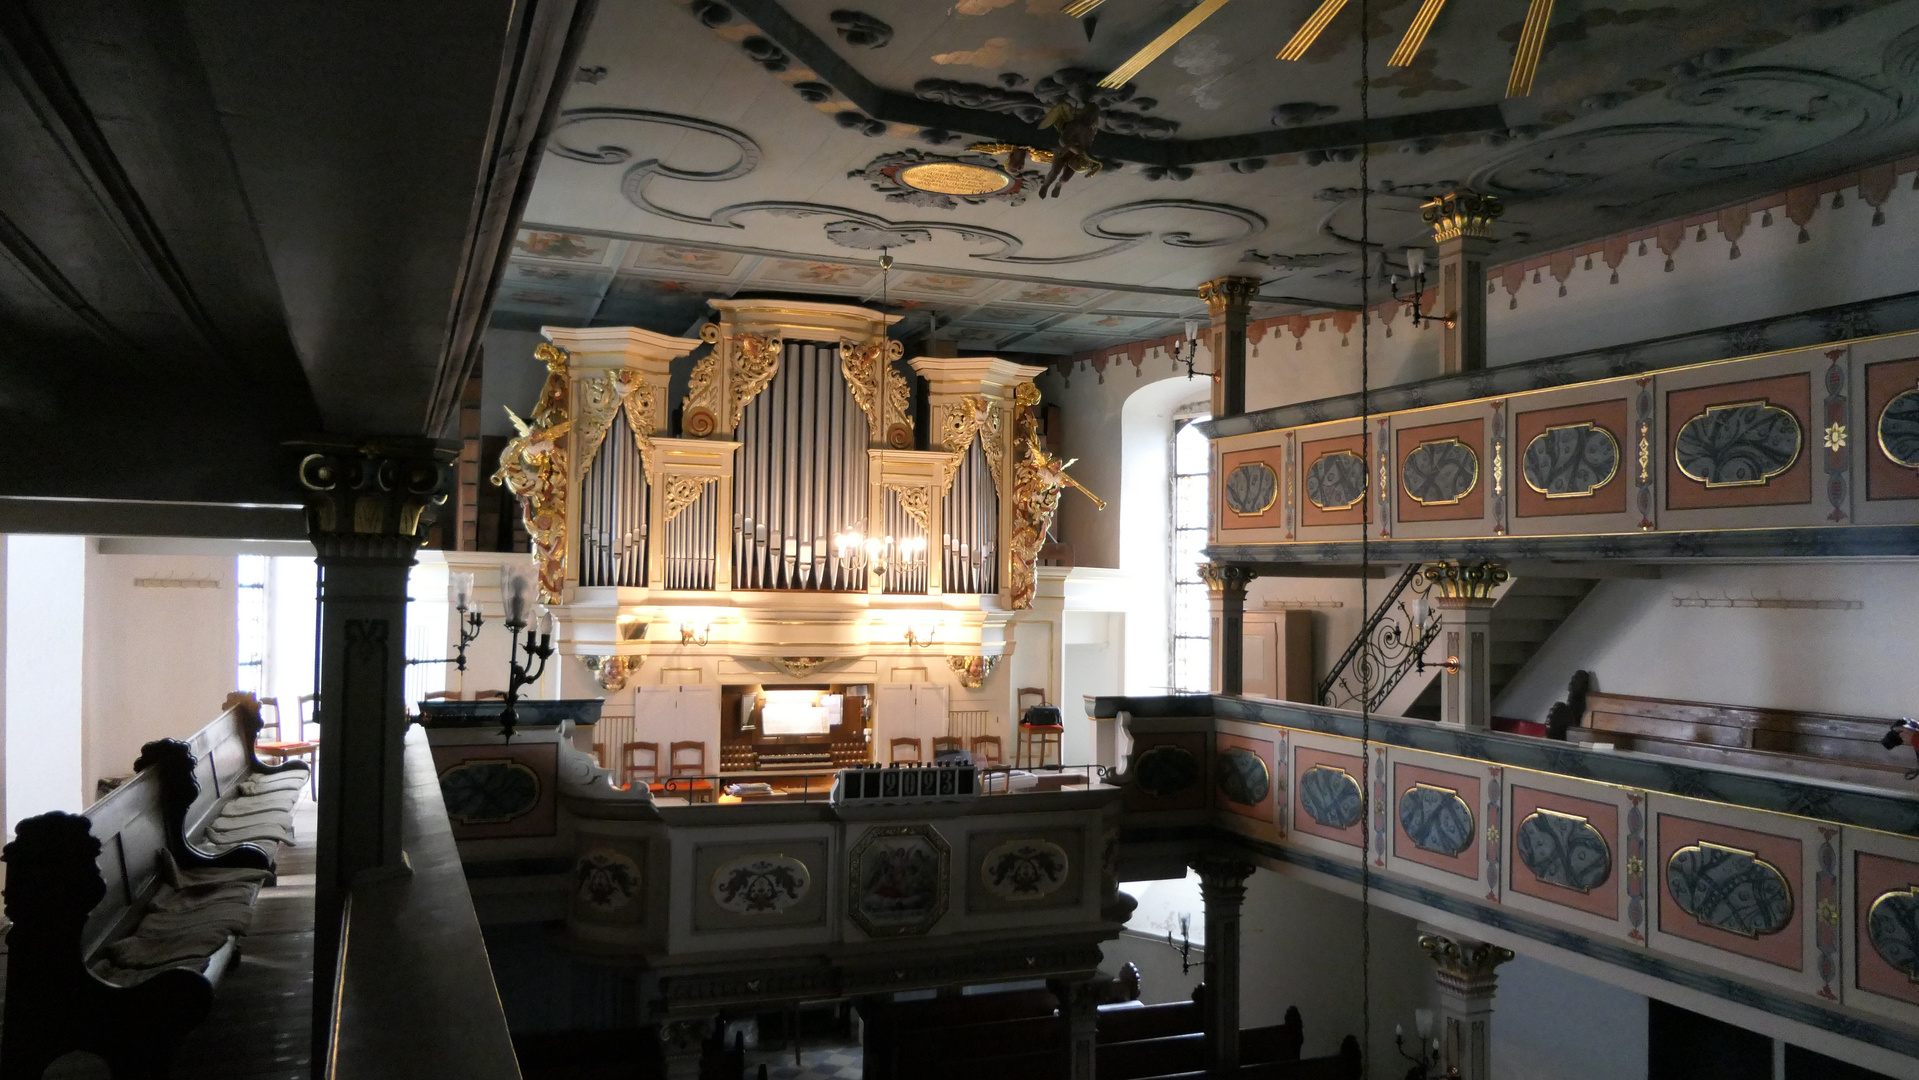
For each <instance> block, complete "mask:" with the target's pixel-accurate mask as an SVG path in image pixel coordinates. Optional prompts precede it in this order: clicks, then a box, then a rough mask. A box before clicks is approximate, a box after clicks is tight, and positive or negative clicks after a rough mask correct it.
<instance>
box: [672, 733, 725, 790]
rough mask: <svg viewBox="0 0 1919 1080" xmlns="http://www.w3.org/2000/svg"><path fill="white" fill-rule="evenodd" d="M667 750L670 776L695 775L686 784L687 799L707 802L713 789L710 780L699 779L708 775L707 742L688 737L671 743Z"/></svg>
mask: <svg viewBox="0 0 1919 1080" xmlns="http://www.w3.org/2000/svg"><path fill="white" fill-rule="evenodd" d="M666 752H667V769H668V773H669V775H670V776H690V777H694V779H693V780H692V781H691V782H690V783H688V784H686V785H684V786H685V789H686V798H687V801H688V802H705V801H706V799H707V797H708V796H710V795H711V794H712V791H713V785H712V783H711V782H710V781H707V780H701V779H698V778H699V777H702V776H705V775H706V744H705V743H703V742H700V741H699V740H698V739H688V740H686V741H684V742H676V743H671V744H669V745H668V746H667V751H666ZM676 786H677V785H676Z"/></svg>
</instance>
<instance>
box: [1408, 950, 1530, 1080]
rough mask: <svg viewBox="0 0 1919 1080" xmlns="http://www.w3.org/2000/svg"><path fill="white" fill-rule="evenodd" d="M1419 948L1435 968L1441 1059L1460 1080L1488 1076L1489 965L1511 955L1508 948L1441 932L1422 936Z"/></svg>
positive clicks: (1494, 984) (1494, 981) (1494, 985)
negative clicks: (1431, 959)
mask: <svg viewBox="0 0 1919 1080" xmlns="http://www.w3.org/2000/svg"><path fill="white" fill-rule="evenodd" d="M1419 947H1420V948H1422V949H1425V950H1426V955H1428V956H1430V957H1432V958H1433V963H1434V964H1436V965H1438V970H1436V971H1435V972H1434V974H1433V978H1434V981H1435V982H1436V983H1437V984H1438V985H1439V1045H1440V1052H1441V1054H1442V1055H1443V1056H1442V1057H1441V1059H1440V1060H1441V1063H1442V1064H1444V1065H1445V1066H1446V1067H1448V1068H1449V1069H1457V1070H1459V1071H1458V1073H1457V1075H1458V1076H1459V1078H1460V1080H1492V1074H1493V1073H1492V1024H1493V994H1494V992H1495V991H1497V990H1498V988H1499V977H1498V976H1497V975H1495V974H1494V972H1493V969H1495V968H1497V967H1498V966H1499V965H1501V964H1503V963H1505V962H1506V961H1508V960H1511V959H1512V958H1513V952H1512V950H1511V949H1502V948H1500V947H1499V946H1497V945H1488V944H1486V943H1485V942H1481V941H1472V940H1469V939H1466V938H1453V937H1447V936H1446V935H1444V934H1433V933H1427V934H1421V935H1420V936H1419Z"/></svg>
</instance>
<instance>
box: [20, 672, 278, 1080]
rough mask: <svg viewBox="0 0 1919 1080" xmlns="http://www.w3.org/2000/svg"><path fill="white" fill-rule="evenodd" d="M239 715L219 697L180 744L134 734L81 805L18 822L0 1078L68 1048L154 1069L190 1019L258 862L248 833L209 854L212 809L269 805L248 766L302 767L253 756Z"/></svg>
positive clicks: (202, 1005) (228, 944)
mask: <svg viewBox="0 0 1919 1080" xmlns="http://www.w3.org/2000/svg"><path fill="white" fill-rule="evenodd" d="M247 718H248V717H247V714H246V713H245V712H244V710H236V709H233V708H229V709H228V710H227V711H226V712H224V713H222V714H221V716H220V718H219V719H217V720H215V721H214V722H213V723H212V724H210V725H208V726H207V728H205V729H203V730H202V731H201V732H200V733H199V734H197V735H195V736H194V737H193V739H192V740H191V741H190V742H181V741H179V740H174V739H166V740H160V741H158V742H154V743H149V744H147V746H145V747H143V748H142V752H141V757H140V761H139V763H138V764H136V766H135V768H136V770H137V771H136V774H135V776H134V777H133V778H132V779H131V780H129V781H127V782H126V783H125V784H122V785H121V786H120V787H118V788H116V789H114V790H113V791H111V792H109V793H107V795H106V796H104V797H103V798H101V799H100V800H99V801H97V802H95V803H94V804H93V806H91V807H89V808H88V810H87V812H86V813H85V814H84V815H82V814H64V813H52V814H42V815H40V816H38V817H34V818H29V819H27V820H26V821H23V822H21V823H20V827H19V830H18V832H17V833H16V836H15V839H14V841H13V842H12V843H10V844H8V845H7V846H6V848H5V850H4V852H3V853H0V859H4V860H5V861H6V863H7V870H8V872H7V889H6V911H7V915H8V917H10V918H11V919H12V920H13V928H12V929H11V930H10V931H9V932H8V934H7V946H8V954H9V955H8V965H7V995H6V1006H5V1012H4V1016H3V1017H0V1024H3V1025H4V1030H3V1031H0V1080H28V1078H32V1080H39V1077H40V1076H41V1074H42V1073H43V1072H44V1071H45V1070H46V1067H47V1065H48V1064H49V1063H50V1062H52V1061H53V1060H55V1059H57V1058H59V1057H60V1056H62V1055H64V1054H67V1053H70V1052H72V1051H75V1050H84V1051H88V1052H91V1053H94V1054H97V1055H99V1056H100V1057H101V1058H102V1059H104V1060H105V1061H106V1063H107V1065H108V1067H109V1068H110V1069H111V1071H112V1074H113V1076H114V1077H116V1078H117V1080H127V1078H147V1077H153V1078H160V1077H164V1076H166V1075H167V1070H168V1068H169V1066H170V1064H171V1062H172V1060H173V1057H174V1055H175V1053H176V1052H177V1051H178V1049H179V1046H180V1044H181V1042H182V1041H184V1040H185V1038H186V1036H187V1035H188V1034H189V1033H190V1032H191V1031H192V1030H193V1028H194V1027H195V1026H197V1025H198V1024H199V1023H200V1022H201V1021H202V1020H204V1019H205V1018H206V1014H207V1009H208V1007H209V1006H210V1004H211V1002H212V994H213V986H214V984H216V983H217V982H218V981H219V980H220V978H221V976H222V975H223V974H224V973H225V972H226V971H227V970H228V969H229V968H230V967H231V966H232V965H233V964H234V963H235V962H236V961H237V959H238V957H239V944H238V942H239V938H240V936H242V935H244V934H245V933H246V930H247V929H248V927H249V926H250V925H251V922H252V910H253V902H254V900H255V898H256V897H257V896H258V893H259V889H260V887H261V886H262V885H263V884H265V883H266V882H267V881H268V880H269V879H270V878H271V874H272V871H271V867H272V865H273V860H272V854H271V853H270V852H269V851H268V850H267V849H265V848H264V847H262V846H260V845H258V844H252V843H243V844H237V845H226V846H224V848H223V849H219V850H214V849H212V848H210V847H209V846H208V845H207V843H206V836H207V835H208V833H209V832H210V831H211V828H212V826H213V825H214V824H215V823H218V822H220V821H222V820H229V821H230V820H232V819H231V818H230V817H228V818H223V816H222V811H229V812H230V811H232V810H234V809H238V808H245V809H248V810H250V811H251V813H248V814H242V815H239V816H240V817H257V816H259V815H261V814H268V813H271V812H273V807H274V806H275V805H277V803H278V802H279V801H280V800H277V799H276V800H267V801H265V802H257V801H256V802H255V803H252V804H248V803H245V802H244V800H245V799H247V798H249V797H250V796H249V795H248V794H246V792H247V791H248V784H247V781H248V779H249V778H250V777H251V776H252V775H253V773H255V772H256V771H257V772H258V773H262V774H265V775H268V776H275V775H284V776H285V777H286V780H287V781H288V782H294V783H297V784H299V785H301V786H304V784H305V778H306V772H305V770H304V768H303V767H302V768H300V769H298V770H286V769H278V768H268V767H261V766H258V763H257V761H256V760H255V759H254V758H253V753H252V743H251V741H250V731H255V730H257V719H258V718H257V715H255V716H253V717H252V719H253V721H254V727H252V728H251V729H249V727H248V726H247V724H246V720H247ZM196 745H197V746H200V747H202V748H204V750H205V751H206V752H205V753H204V754H203V755H199V756H196V755H195V754H194V753H193V750H192V749H191V746H196ZM236 746H237V747H239V748H240V749H241V750H243V751H244V753H241V752H240V751H237V750H236V749H235V747H236ZM202 777H204V778H205V782H204V783H203V782H202V779H201V778H202ZM295 797H296V798H297V792H296V793H295ZM269 804H272V805H269ZM276 834H277V832H276Z"/></svg>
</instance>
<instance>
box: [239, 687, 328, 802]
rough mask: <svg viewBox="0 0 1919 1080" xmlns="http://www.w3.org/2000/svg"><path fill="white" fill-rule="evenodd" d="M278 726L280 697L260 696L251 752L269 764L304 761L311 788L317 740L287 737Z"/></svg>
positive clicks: (316, 754) (318, 748) (279, 721)
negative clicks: (270, 715)
mask: <svg viewBox="0 0 1919 1080" xmlns="http://www.w3.org/2000/svg"><path fill="white" fill-rule="evenodd" d="M303 700H304V699H303ZM269 707H271V708H272V709H273V719H272V720H271V721H268V720H267V718H266V710H267V709H268V708H269ZM300 726H301V728H302V729H304V728H305V727H306V724H305V723H302V724H301V725H300ZM280 727H281V719H280V699H278V698H270V697H268V698H261V699H260V734H259V735H258V736H257V737H256V738H255V739H254V742H253V752H254V753H255V754H257V755H259V756H260V758H261V759H262V760H263V761H265V762H266V763H267V764H269V765H278V764H280V763H281V762H284V761H287V760H290V759H291V760H298V761H304V762H306V763H307V767H308V772H307V784H308V787H309V788H311V787H312V783H313V765H314V759H315V758H317V757H318V756H319V753H320V744H319V742H318V741H316V740H310V739H287V738H285V737H283V736H282V734H281V731H280ZM269 733H270V734H269ZM301 734H305V731H304V730H303V731H302V732H301Z"/></svg>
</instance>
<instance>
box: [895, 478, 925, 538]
mask: <svg viewBox="0 0 1919 1080" xmlns="http://www.w3.org/2000/svg"><path fill="white" fill-rule="evenodd" d="M886 490H888V491H890V492H892V493H893V497H894V498H895V499H898V500H899V504H900V509H901V510H904V511H906V516H907V517H910V518H912V519H913V521H914V522H915V523H917V524H918V525H919V527H920V528H922V529H925V530H927V532H929V533H930V532H931V531H932V528H933V527H932V526H931V525H929V524H927V522H928V519H929V515H930V513H931V511H932V507H933V489H932V488H930V487H921V486H918V485H914V484H888V485H886Z"/></svg>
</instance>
